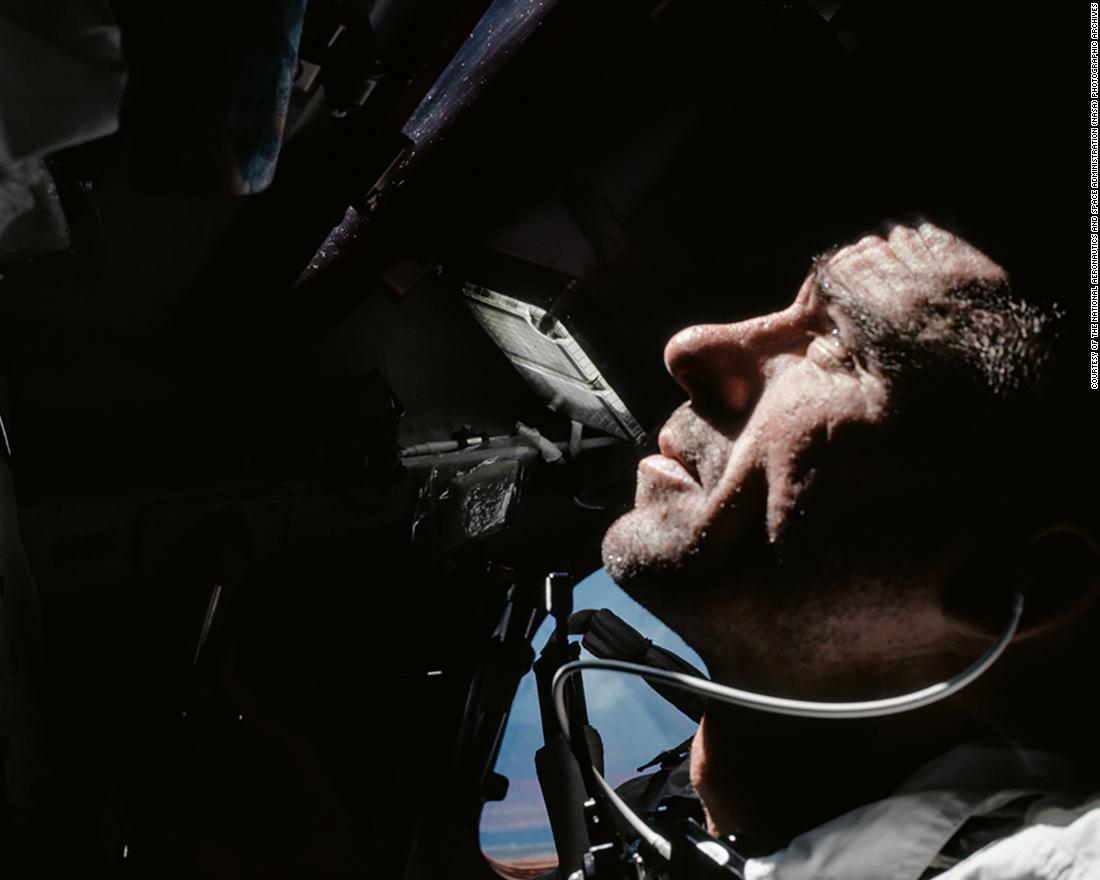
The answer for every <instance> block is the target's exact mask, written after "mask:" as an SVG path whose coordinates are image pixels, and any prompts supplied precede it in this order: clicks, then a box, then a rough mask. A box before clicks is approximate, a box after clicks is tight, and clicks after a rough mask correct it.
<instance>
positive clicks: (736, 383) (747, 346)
mask: <svg viewBox="0 0 1100 880" xmlns="http://www.w3.org/2000/svg"><path fill="white" fill-rule="evenodd" d="M805 342H806V328H805V327H803V326H801V324H800V322H799V321H798V319H797V316H795V315H794V314H793V312H792V310H791V309H788V310H786V311H784V312H777V313H774V314H771V315H765V316H762V317H759V318H752V319H749V320H747V321H738V322H736V323H732V324H696V325H694V326H692V327H687V328H685V329H683V330H681V331H680V332H679V333H677V334H676V335H675V336H673V337H672V338H671V339H670V340H669V341H668V344H667V345H666V346H665V367H666V368H667V369H668V372H669V374H670V375H671V376H672V378H673V379H675V380H676V381H677V382H678V383H679V384H680V386H681V387H682V388H683V389H684V390H685V391H686V392H687V393H688V396H689V397H690V398H691V400H692V402H693V403H696V404H701V405H703V406H710V407H717V408H719V409H721V410H723V411H726V412H732V413H745V412H747V411H748V410H749V409H751V407H752V406H753V405H754V404H755V402H756V400H757V398H758V397H759V396H760V394H761V392H762V391H763V389H764V385H765V384H766V382H767V375H768V369H767V366H768V363H769V362H770V361H771V359H772V358H773V357H774V356H775V355H776V354H779V353H782V352H787V351H790V350H792V349H793V348H794V347H795V346H797V345H799V344H801V345H805Z"/></svg>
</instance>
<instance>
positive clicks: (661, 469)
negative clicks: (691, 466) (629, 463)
mask: <svg viewBox="0 0 1100 880" xmlns="http://www.w3.org/2000/svg"><path fill="white" fill-rule="evenodd" d="M638 470H639V471H640V472H642V473H644V474H645V475H646V476H649V477H650V478H653V479H656V480H657V481H659V482H662V483H668V482H672V483H682V484H684V485H687V486H694V485H695V484H696V483H695V478H694V477H693V476H692V475H691V472H690V471H689V470H688V469H687V468H686V467H684V466H683V465H682V464H681V463H680V462H679V461H677V460H676V459H674V458H668V457H667V456H664V455H649V456H646V457H645V458H643V459H642V460H641V461H640V462H639V463H638Z"/></svg>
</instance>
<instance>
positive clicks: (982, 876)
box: [745, 745, 1100, 880]
mask: <svg viewBox="0 0 1100 880" xmlns="http://www.w3.org/2000/svg"><path fill="white" fill-rule="evenodd" d="M1080 784H1081V780H1080V779H1079V778H1078V777H1077V775H1076V774H1075V772H1074V768H1073V766H1072V765H1071V764H1069V763H1067V762H1064V761H1062V760H1060V759H1059V758H1056V757H1054V756H1052V755H1047V754H1042V753H1038V752H1029V751H1023V750H1019V749H1014V748H1012V747H1011V746H1007V745H1005V746H981V745H967V746H960V747H959V748H956V749H954V750H952V751H951V752H949V753H947V754H946V755H944V756H942V757H941V758H939V759H937V760H936V761H933V762H932V763H931V764H929V765H927V766H926V767H925V768H923V769H922V770H920V771H918V773H916V774H915V775H914V776H913V777H911V778H910V779H909V780H908V781H907V782H906V783H905V784H904V785H902V786H901V787H900V788H899V789H898V791H897V792H895V793H894V794H893V795H892V796H891V797H889V798H886V799H885V800H882V801H877V802H875V803H872V804H868V805H866V806H864V807H860V808H859V809H857V810H853V811H852V812H850V813H847V814H845V815H843V816H840V817H839V818H837V819H834V820H832V821H831V822H828V823H826V824H825V825H822V826H820V827H819V828H815V829H813V830H812V831H808V832H806V833H805V834H801V835H799V836H798V837H796V838H795V839H794V840H793V841H791V843H790V845H789V846H787V847H786V848H785V849H783V850H780V851H779V852H777V853H773V854H772V855H770V856H765V857H762V858H756V859H750V860H749V861H748V863H747V865H746V869H745V876H746V880H917V878H919V877H920V876H921V874H923V873H924V871H925V870H926V869H927V868H929V866H931V865H932V864H933V862H934V861H935V859H936V857H937V855H938V854H939V853H940V850H941V849H942V848H943V847H944V845H945V844H946V843H947V842H948V841H949V840H950V839H951V838H952V837H954V836H955V834H956V833H957V832H958V831H959V829H961V828H962V826H963V825H964V824H966V822H967V821H968V820H969V819H971V818H973V817H976V816H983V815H987V814H989V813H992V812H995V811H996V810H998V809H1000V808H1001V807H1004V806H1005V805H1006V804H1009V803H1010V802H1012V801H1015V800H1017V799H1018V798H1020V797H1023V796H1025V795H1051V794H1054V793H1057V792H1062V791H1065V790H1072V789H1074V788H1077V787H1079V786H1080ZM1042 803H1043V802H1037V803H1036V808H1035V809H1032V810H1029V812H1028V814H1027V816H1026V821H1028V822H1034V823H1038V824H1034V825H1031V826H1030V827H1027V828H1025V829H1024V830H1022V831H1019V832H1017V833H1015V834H1013V835H1011V836H1009V837H1006V838H1003V839H1001V840H1000V841H998V842H996V843H994V844H992V845H990V846H988V847H986V848H984V849H982V850H979V851H978V852H976V853H974V854H973V855H971V856H969V857H968V858H966V859H964V860H963V861H962V862H960V863H958V864H957V865H955V866H954V867H952V868H950V869H949V870H948V871H945V872H944V873H943V874H941V875H939V876H940V877H941V878H943V880H1082V878H1090V880H1091V878H1097V880H1100V800H1093V801H1091V802H1086V803H1085V804H1083V805H1081V806H1078V807H1077V808H1076V809H1072V810H1067V809H1064V808H1062V807H1045V808H1044V807H1042Z"/></svg>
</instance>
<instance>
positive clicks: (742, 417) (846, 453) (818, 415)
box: [603, 223, 1004, 639]
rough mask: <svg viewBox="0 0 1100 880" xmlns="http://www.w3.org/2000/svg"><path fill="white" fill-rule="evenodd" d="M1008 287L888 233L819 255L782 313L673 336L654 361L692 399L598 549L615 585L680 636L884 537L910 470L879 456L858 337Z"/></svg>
mask: <svg viewBox="0 0 1100 880" xmlns="http://www.w3.org/2000/svg"><path fill="white" fill-rule="evenodd" d="M1003 278H1004V271H1003V270H1002V269H1001V268H1000V267H999V266H997V265H996V264H995V263H993V262H992V261H991V260H990V259H989V258H988V257H986V256H985V255H984V254H982V253H981V252H979V251H977V250H976V249H974V248H973V247H971V246H970V245H968V244H967V243H966V242H964V241H962V240H961V239H959V238H956V237H955V236H953V235H951V234H950V233H948V232H945V231H944V230H942V229H939V228H937V227H935V226H933V225H932V224H930V223H923V224H921V225H920V226H918V227H915V228H911V227H907V226H895V227H893V228H892V229H891V230H890V232H889V233H888V235H887V236H886V237H880V236H877V235H868V236H866V237H864V238H862V239H860V240H859V241H857V242H856V243H854V244H851V245H848V246H847V247H844V248H842V249H840V250H838V251H836V252H834V253H832V254H831V255H829V256H827V257H823V258H819V260H818V261H817V263H816V265H815V267H814V271H812V272H811V273H810V274H809V276H808V277H807V278H806V280H805V281H804V282H803V284H802V286H801V288H800V289H799V291H798V293H797V295H796V296H795V298H794V301H793V303H792V304H791V305H790V306H789V307H787V308H786V309H784V310H782V311H780V312H776V313H774V314H770V315H764V316H761V317H758V318H752V319H750V320H746V321H740V322H737V323H732V324H704V325H698V326H694V327H688V328H687V329H685V330H682V331H680V332H679V333H677V334H676V335H675V336H673V337H672V339H671V340H670V341H669V343H668V345H667V347H666V349H665V363H666V365H667V367H668V370H669V372H670V373H671V374H672V376H673V377H674V378H675V379H676V381H677V382H679V384H680V385H681V386H683V388H684V390H685V391H686V392H687V394H688V397H689V399H688V401H687V402H686V403H684V404H683V405H682V406H681V407H680V408H679V409H677V410H676V411H675V412H674V413H673V414H672V416H671V417H670V418H669V420H668V422H667V423H666V424H665V426H664V428H663V429H662V430H661V432H660V436H659V449H660V454H658V455H653V456H650V457H648V458H645V459H643V460H642V462H641V464H640V465H639V467H638V479H637V489H636V494H635V502H634V509H633V510H631V511H630V512H628V513H627V514H625V515H624V516H623V517H621V518H620V519H619V520H618V521H617V522H616V523H615V524H614V525H613V526H612V527H611V529H610V530H609V531H608V533H607V535H606V537H605V539H604V544H603V554H604V562H605V564H606V566H607V568H608V570H609V572H610V573H611V575H612V577H613V578H615V580H616V581H618V582H619V583H620V584H622V585H623V586H624V587H625V588H627V589H628V590H629V591H631V592H634V593H635V594H636V595H638V597H639V598H640V599H641V600H642V601H643V602H645V603H646V604H648V605H650V606H651V607H653V609H654V610H655V611H656V612H657V613H659V614H662V615H663V616H665V617H666V618H668V619H669V622H670V623H672V625H674V626H678V627H680V628H681V630H682V631H683V630H690V629H691V626H690V623H689V624H688V625H687V626H685V625H684V622H685V619H687V618H693V619H696V620H697V619H698V618H699V617H705V616H706V615H708V614H709V613H712V612H715V613H716V608H715V607H714V603H713V602H712V601H711V599H712V598H713V597H714V596H721V595H723V594H727V595H732V594H736V592H737V591H738V590H741V589H748V588H749V586H750V585H749V584H746V583H745V581H747V580H751V581H752V584H751V587H752V589H755V590H762V589H763V590H767V589H777V590H778V589H782V588H783V587H781V586H780V585H779V584H778V583H771V584H770V583H769V580H770V579H771V577H772V574H773V573H775V572H777V571H778V567H779V566H780V565H781V563H782V561H783V560H784V559H786V560H789V561H790V560H798V562H799V569H800V570H807V569H812V568H814V567H815V566H816V567H820V568H822V570H824V569H828V570H838V569H839V568H841V567H843V566H848V565H849V563H851V562H853V561H856V560H854V557H853V555H852V554H858V553H860V552H861V550H860V541H859V535H860V533H861V531H862V530H863V529H864V527H865V525H870V524H873V525H874V526H875V529H874V531H876V532H877V533H881V531H882V525H883V523H882V518H883V517H889V516H894V515H897V514H898V513H899V511H902V510H903V505H899V503H898V499H896V498H892V497H891V494H892V492H893V490H894V486H893V482H894V480H893V477H894V476H900V474H901V469H904V468H906V466H907V462H906V461H905V460H904V455H901V454H899V448H898V446H897V444H896V443H895V442H891V443H886V442H885V441H884V442H882V443H881V444H880V443H879V439H878V438H879V437H880V436H882V437H884V436H885V434H886V429H887V426H888V423H889V420H890V416H891V413H892V409H893V407H894V406H895V404H896V400H895V399H894V396H893V393H892V386H891V382H890V381H889V380H888V379H887V377H886V376H885V375H884V373H883V371H882V370H881V369H880V368H879V366H878V364H877V363H876V358H875V356H874V353H873V352H872V351H870V350H869V347H868V345H867V343H866V339H865V338H864V334H863V329H862V328H863V327H865V326H866V325H867V321H868V319H870V320H873V321H877V322H880V323H883V324H889V325H892V326H903V325H906V324H908V323H910V322H911V319H912V316H913V315H914V314H916V313H917V312H918V311H920V309H921V306H922V305H925V304H927V303H929V302H930V301H935V300H936V299H937V298H938V297H941V296H942V295H943V294H944V293H945V292H946V291H947V290H949V289H950V288H951V287H952V286H954V285H957V284H958V283H960V281H965V280H968V279H969V280H973V279H979V280H989V281H996V280H1001V279H1003ZM931 329H934V328H931ZM907 442H909V441H907ZM911 442H912V443H920V442H921V439H920V438H919V437H913V438H911ZM898 527H899V528H902V527H903V523H902V522H901V521H900V520H899V522H898ZM865 550H866V552H867V553H869V554H873V553H874V552H875V548H874V547H866V548H865ZM704 595H706V596H707V597H708V598H707V599H706V600H705V601H704V599H703V597H704ZM685 635H687V636H688V637H689V639H690V632H687V631H685Z"/></svg>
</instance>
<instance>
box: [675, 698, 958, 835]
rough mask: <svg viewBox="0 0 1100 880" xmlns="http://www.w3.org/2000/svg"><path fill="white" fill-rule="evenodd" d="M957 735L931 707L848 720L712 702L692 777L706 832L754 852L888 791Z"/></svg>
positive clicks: (701, 729) (696, 745) (701, 731)
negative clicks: (729, 836) (728, 838)
mask: <svg viewBox="0 0 1100 880" xmlns="http://www.w3.org/2000/svg"><path fill="white" fill-rule="evenodd" d="M918 714H919V715H920V716H921V717H920V718H919V719H918V718H916V717H915V716H916V715H918ZM963 735H964V733H963V731H962V730H961V729H960V726H959V724H958V723H956V722H953V721H952V720H950V717H945V713H943V712H938V711H936V710H935V707H931V708H929V709H924V710H920V711H919V712H918V713H910V714H907V715H903V716H894V717H891V718H882V719H866V720H854V721H831V720H830V721H826V720H818V719H802V718H791V717H786V716H776V715H764V714H761V713H756V712H749V711H745V710H741V709H736V708H733V707H714V708H711V709H709V710H708V711H707V713H706V715H705V717H704V718H703V721H702V723H701V725H700V727H699V732H698V733H697V734H696V737H695V740H694V743H693V746H692V754H691V779H692V783H693V784H694V786H695V788H696V790H697V791H698V792H699V794H700V796H701V797H702V798H703V802H704V804H705V806H706V812H707V820H708V825H709V827H710V830H711V832H712V833H715V834H735V835H737V837H738V838H739V841H740V844H739V846H740V847H741V848H742V849H743V850H744V851H745V852H746V854H748V855H762V854H765V853H768V852H772V851H774V850H776V849H778V848H780V847H782V846H784V845H785V844H786V843H787V842H789V841H790V839H791V838H792V837H794V836H795V835H797V834H799V833H801V832H802V831H806V830H809V829H810V828H813V827H816V826H817V825H820V824H821V823H823V822H826V821H828V820H829V819H832V818H834V817H836V816H839V815H841V814H843V813H845V812H847V811H849V810H851V809H854V808H856V807H858V806H861V805H863V804H866V803H869V802H871V801H874V800H878V799H880V798H883V797H886V796H887V795H889V794H890V792H891V791H892V790H893V789H894V788H896V787H897V785H898V784H899V783H901V782H902V781H903V780H904V779H905V778H906V777H907V776H908V775H909V774H911V773H912V772H913V771H914V770H916V769H917V768H918V767H920V766H921V765H922V764H924V763H926V762H927V761H929V760H931V758H932V757H934V756H935V755H936V754H938V753H939V752H941V751H943V750H945V749H946V748H948V747H949V746H950V745H951V744H952V743H954V742H957V741H959V739H960V738H962V736H963Z"/></svg>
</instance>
